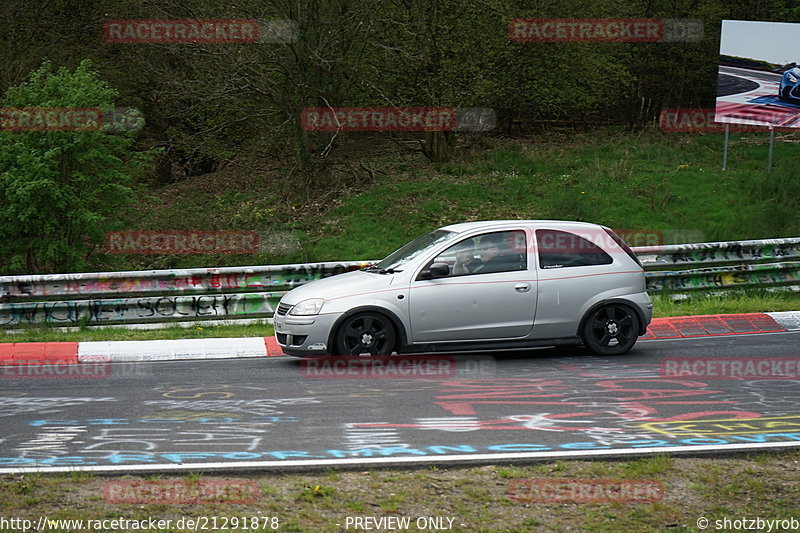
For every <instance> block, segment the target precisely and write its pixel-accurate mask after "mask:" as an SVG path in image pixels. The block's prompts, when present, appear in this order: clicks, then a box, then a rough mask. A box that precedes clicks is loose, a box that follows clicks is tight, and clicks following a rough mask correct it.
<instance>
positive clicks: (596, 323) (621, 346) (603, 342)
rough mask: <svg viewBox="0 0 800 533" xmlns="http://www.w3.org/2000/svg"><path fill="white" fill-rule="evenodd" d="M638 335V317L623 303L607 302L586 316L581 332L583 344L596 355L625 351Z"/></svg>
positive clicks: (630, 346)
mask: <svg viewBox="0 0 800 533" xmlns="http://www.w3.org/2000/svg"><path fill="white" fill-rule="evenodd" d="M638 337H639V318H638V317H637V316H636V313H635V312H634V310H633V309H631V308H630V307H628V306H627V305H623V304H608V305H604V306H602V307H600V308H599V309H595V310H594V311H592V312H591V313H590V314H589V316H588V317H587V318H586V321H585V323H584V325H583V331H582V332H581V339H583V344H584V346H586V348H588V349H589V351H591V352H592V353H594V354H596V355H622V354H624V353H627V352H628V351H629V350H630V349H631V348H633V345H634V344H636V340H637V339H638Z"/></svg>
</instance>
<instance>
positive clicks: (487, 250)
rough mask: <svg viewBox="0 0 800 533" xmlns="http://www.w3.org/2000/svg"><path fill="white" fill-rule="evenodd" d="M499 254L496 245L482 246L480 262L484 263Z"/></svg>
mask: <svg viewBox="0 0 800 533" xmlns="http://www.w3.org/2000/svg"><path fill="white" fill-rule="evenodd" d="M499 253H500V249H499V248H498V247H497V245H496V244H483V245H481V247H480V256H481V261H483V262H486V261H488V260H489V259H492V258H493V257H496V256H497V254H499Z"/></svg>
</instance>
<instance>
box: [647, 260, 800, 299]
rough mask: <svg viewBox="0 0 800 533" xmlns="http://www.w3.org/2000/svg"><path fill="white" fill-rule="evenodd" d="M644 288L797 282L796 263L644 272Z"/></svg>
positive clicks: (799, 279) (799, 273)
mask: <svg viewBox="0 0 800 533" xmlns="http://www.w3.org/2000/svg"><path fill="white" fill-rule="evenodd" d="M645 280H646V284H647V290H648V291H653V292H658V291H685V290H702V289H726V288H745V287H763V286H772V285H785V284H790V283H800V262H792V263H770V264H760V265H737V266H733V267H720V268H704V269H697V270H683V271H678V272H671V271H667V272H663V271H662V272H646V273H645Z"/></svg>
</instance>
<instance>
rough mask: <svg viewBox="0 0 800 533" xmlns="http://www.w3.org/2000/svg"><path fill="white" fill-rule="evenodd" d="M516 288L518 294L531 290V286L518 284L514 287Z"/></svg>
mask: <svg viewBox="0 0 800 533" xmlns="http://www.w3.org/2000/svg"><path fill="white" fill-rule="evenodd" d="M514 288H515V289H516V290H517V292H528V291H529V290H531V284H530V283H517V284H516V285H514Z"/></svg>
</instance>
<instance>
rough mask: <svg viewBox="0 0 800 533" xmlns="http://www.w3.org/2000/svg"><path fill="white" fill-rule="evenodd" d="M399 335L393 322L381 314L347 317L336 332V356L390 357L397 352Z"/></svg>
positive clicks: (362, 314) (360, 314) (361, 314)
mask: <svg viewBox="0 0 800 533" xmlns="http://www.w3.org/2000/svg"><path fill="white" fill-rule="evenodd" d="M396 345H397V334H396V333H395V331H394V326H393V325H392V322H391V321H390V320H389V319H388V318H386V317H385V316H384V315H381V314H379V313H359V314H357V315H353V316H350V317H347V318H346V319H345V321H344V322H343V323H342V325H341V326H340V327H339V329H338V330H337V332H336V341H335V348H336V351H335V352H334V355H344V356H350V357H388V356H390V355H392V352H394V351H395V348H396Z"/></svg>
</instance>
